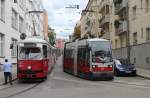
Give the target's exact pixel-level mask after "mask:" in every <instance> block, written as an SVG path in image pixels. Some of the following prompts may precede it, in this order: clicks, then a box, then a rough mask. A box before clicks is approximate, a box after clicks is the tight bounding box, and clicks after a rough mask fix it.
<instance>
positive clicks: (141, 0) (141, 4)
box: [141, 0, 143, 9]
mask: <svg viewBox="0 0 150 98" xmlns="http://www.w3.org/2000/svg"><path fill="white" fill-rule="evenodd" d="M141 9H143V0H141Z"/></svg>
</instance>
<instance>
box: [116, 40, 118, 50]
mask: <svg viewBox="0 0 150 98" xmlns="http://www.w3.org/2000/svg"><path fill="white" fill-rule="evenodd" d="M117 44H118V40H117V39H116V40H115V48H118V47H117Z"/></svg>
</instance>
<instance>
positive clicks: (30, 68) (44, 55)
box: [17, 37, 56, 79]
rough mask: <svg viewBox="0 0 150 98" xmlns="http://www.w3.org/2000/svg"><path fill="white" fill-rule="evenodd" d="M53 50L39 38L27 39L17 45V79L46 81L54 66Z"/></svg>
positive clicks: (54, 55) (54, 56)
mask: <svg viewBox="0 0 150 98" xmlns="http://www.w3.org/2000/svg"><path fill="white" fill-rule="evenodd" d="M54 51H55V48H54V47H52V46H51V45H50V44H49V43H48V42H47V41H45V40H43V39H41V38H35V37H32V38H27V39H25V40H22V41H20V42H18V45H17V62H18V63H17V64H18V66H17V77H18V79H27V78H33V79H38V78H41V79H46V78H47V75H48V73H49V72H50V71H51V70H52V68H53V65H54V64H55V62H56V61H55V60H56V54H55V52H54Z"/></svg>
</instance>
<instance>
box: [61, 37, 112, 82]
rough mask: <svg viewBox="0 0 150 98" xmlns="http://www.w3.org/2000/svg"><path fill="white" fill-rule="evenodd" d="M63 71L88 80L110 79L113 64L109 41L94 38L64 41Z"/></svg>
mask: <svg viewBox="0 0 150 98" xmlns="http://www.w3.org/2000/svg"><path fill="white" fill-rule="evenodd" d="M63 71H64V72H67V73H70V74H73V75H75V76H79V77H81V78H85V79H90V80H93V79H94V80H95V79H108V80H112V79H113V78H114V74H113V73H114V64H113V59H112V49H111V42H110V41H109V40H106V39H99V38H94V39H82V40H77V41H75V42H69V43H65V47H64V56H63Z"/></svg>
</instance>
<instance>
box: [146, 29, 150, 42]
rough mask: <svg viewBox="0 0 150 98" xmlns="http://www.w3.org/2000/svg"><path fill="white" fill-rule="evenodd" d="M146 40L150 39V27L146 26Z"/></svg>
mask: <svg viewBox="0 0 150 98" xmlns="http://www.w3.org/2000/svg"><path fill="white" fill-rule="evenodd" d="M146 40H147V41H149V40H150V28H146Z"/></svg>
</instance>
